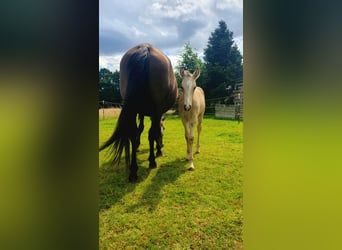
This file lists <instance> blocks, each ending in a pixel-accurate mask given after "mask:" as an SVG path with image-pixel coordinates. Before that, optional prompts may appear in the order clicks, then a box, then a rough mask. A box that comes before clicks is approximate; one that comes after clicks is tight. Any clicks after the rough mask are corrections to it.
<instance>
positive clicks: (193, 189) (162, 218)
mask: <svg viewBox="0 0 342 250" xmlns="http://www.w3.org/2000/svg"><path fill="white" fill-rule="evenodd" d="M115 123H116V119H115V118H108V119H105V120H102V119H100V121H99V129H100V131H99V134H100V138H99V139H100V142H99V143H100V144H101V143H103V142H104V141H105V140H106V139H107V138H108V137H109V136H110V135H111V134H112V132H113V129H114V125H115ZM164 124H165V126H166V130H165V134H164V145H165V146H164V148H163V154H164V156H163V157H161V158H157V164H158V168H156V169H153V170H150V169H148V160H147V159H148V139H147V131H148V129H149V126H150V121H149V119H148V118H147V119H145V131H144V132H143V134H142V136H141V148H140V149H141V151H140V152H139V153H138V156H137V157H138V165H139V170H138V178H139V181H138V183H134V184H131V183H128V181H127V179H128V171H127V170H126V168H125V166H124V160H122V162H121V164H120V166H110V164H109V163H108V159H107V158H106V157H105V155H106V153H105V152H101V153H100V157H99V166H100V168H99V192H100V202H99V206H100V207H99V246H100V249H242V248H243V241H242V224H243V217H242V198H243V194H242V166H243V157H242V153H243V152H242V149H243V148H242V145H243V138H242V127H243V123H242V122H241V123H238V122H236V121H229V120H217V119H214V118H210V117H206V118H205V119H204V121H203V130H202V134H201V153H200V154H196V155H194V165H195V170H194V171H188V170H187V167H188V162H187V161H185V155H186V143H185V139H184V129H183V126H182V123H181V121H180V119H179V118H178V117H177V116H168V117H167V119H166V120H165V123H164ZM196 133H197V132H196ZM195 136H196V134H195ZM194 149H195V147H194Z"/></svg>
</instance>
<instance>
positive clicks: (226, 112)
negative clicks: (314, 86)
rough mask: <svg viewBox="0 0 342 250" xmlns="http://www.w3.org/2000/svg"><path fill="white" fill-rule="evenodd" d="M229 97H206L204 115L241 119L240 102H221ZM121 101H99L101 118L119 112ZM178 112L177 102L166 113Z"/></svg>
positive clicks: (174, 113)
mask: <svg viewBox="0 0 342 250" xmlns="http://www.w3.org/2000/svg"><path fill="white" fill-rule="evenodd" d="M228 98H229V97H228V96H225V97H220V98H213V99H206V100H205V102H206V104H205V105H206V108H205V113H204V114H205V115H206V116H214V117H216V118H226V119H234V120H238V121H240V120H242V119H243V107H242V104H240V103H239V104H234V105H226V104H223V103H224V102H225V101H226V100H227V99H228ZM122 105H123V104H122V103H115V102H109V101H105V100H102V101H99V116H100V118H102V119H105V118H106V116H112V115H113V113H114V114H117V113H120V109H121V108H122ZM109 109H116V110H117V111H116V112H115V111H112V112H106V110H109ZM177 114H178V102H177V101H176V103H175V104H174V105H173V106H172V107H171V109H170V110H169V111H168V112H167V113H166V115H167V116H168V115H177Z"/></svg>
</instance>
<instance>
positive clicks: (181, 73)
mask: <svg viewBox="0 0 342 250" xmlns="http://www.w3.org/2000/svg"><path fill="white" fill-rule="evenodd" d="M179 74H180V76H181V77H182V78H183V77H184V68H180V69H179Z"/></svg>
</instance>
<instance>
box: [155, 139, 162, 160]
mask: <svg viewBox="0 0 342 250" xmlns="http://www.w3.org/2000/svg"><path fill="white" fill-rule="evenodd" d="M156 144H157V152H156V157H159V156H163V152H162V151H161V148H162V147H163V136H160V137H159V138H157V140H156Z"/></svg>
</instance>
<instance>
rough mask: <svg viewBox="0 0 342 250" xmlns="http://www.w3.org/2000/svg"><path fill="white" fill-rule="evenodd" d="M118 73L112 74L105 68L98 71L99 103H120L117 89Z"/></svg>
mask: <svg viewBox="0 0 342 250" xmlns="http://www.w3.org/2000/svg"><path fill="white" fill-rule="evenodd" d="M119 78H120V72H119V71H117V70H116V71H115V72H114V73H112V72H111V71H110V70H108V69H106V68H102V69H100V71H99V101H107V102H113V103H120V102H121V96H120V89H119Z"/></svg>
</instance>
